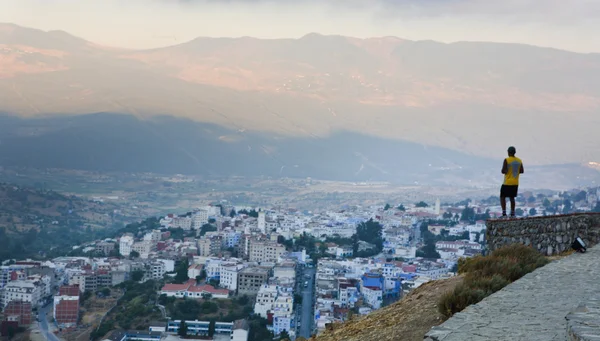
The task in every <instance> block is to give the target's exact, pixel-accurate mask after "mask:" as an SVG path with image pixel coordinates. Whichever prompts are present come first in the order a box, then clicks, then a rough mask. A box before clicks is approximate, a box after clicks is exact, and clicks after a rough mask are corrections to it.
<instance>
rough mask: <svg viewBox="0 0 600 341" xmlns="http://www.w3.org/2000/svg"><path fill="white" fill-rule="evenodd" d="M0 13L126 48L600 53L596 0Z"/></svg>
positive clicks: (137, 6)
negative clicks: (247, 43) (394, 44)
mask: <svg viewBox="0 0 600 341" xmlns="http://www.w3.org/2000/svg"><path fill="white" fill-rule="evenodd" d="M0 8H2V11H0V22H2V21H5V22H14V23H17V24H21V25H24V26H31V27H36V28H41V29H63V30H65V31H68V32H70V33H73V34H75V35H79V36H81V37H83V38H86V39H89V40H92V41H95V42H98V43H102V44H107V45H116V46H126V47H132V48H148V47H158V46H164V45H170V44H175V43H181V42H184V41H187V40H191V39H193V38H195V37H197V36H214V37H219V36H254V37H261V38H282V37H300V36H302V35H305V34H307V33H310V32H319V33H323V34H342V35H350V36H356V37H370V36H387V35H393V36H399V37H402V38H406V39H414V40H419V39H432V40H438V41H442V42H453V41H460V40H471V41H473V40H477V41H499V42H516V43H526V44H534V45H541V46H551V47H556V48H563V49H568V50H574V51H580V52H591V51H595V52H600V41H598V39H596V38H595V37H594V36H593V33H594V32H598V31H600V22H598V20H595V19H596V18H598V17H600V1H597V0H594V1H592V0H575V1H564V0H563V1H559V0H501V1H493V0H102V1H98V0H0Z"/></svg>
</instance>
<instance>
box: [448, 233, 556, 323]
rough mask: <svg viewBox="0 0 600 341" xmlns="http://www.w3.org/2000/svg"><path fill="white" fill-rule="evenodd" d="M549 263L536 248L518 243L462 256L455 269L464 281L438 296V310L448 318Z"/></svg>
mask: <svg viewBox="0 0 600 341" xmlns="http://www.w3.org/2000/svg"><path fill="white" fill-rule="evenodd" d="M549 262H550V260H548V259H547V258H546V257H544V256H543V255H541V254H540V253H539V252H538V251H537V250H535V249H533V248H531V247H528V246H524V245H521V244H513V245H509V246H506V247H503V248H501V249H498V250H496V251H494V252H492V253H491V254H490V255H488V256H477V257H473V258H466V259H465V258H463V259H461V260H460V261H459V263H458V272H459V274H462V275H464V277H465V280H464V281H463V283H461V284H460V285H458V286H457V287H456V288H454V290H452V291H449V292H447V293H446V294H444V295H443V296H442V297H441V299H440V300H439V303H438V309H439V312H440V313H441V314H443V315H444V316H446V317H450V316H452V315H454V314H455V313H457V312H459V311H462V310H463V309H465V308H466V307H468V306H469V305H471V304H475V303H477V302H479V301H481V300H483V299H484V298H485V297H487V296H489V295H491V294H493V293H495V292H496V291H498V290H500V289H502V288H504V287H505V286H506V285H508V284H509V283H511V282H514V281H516V280H517V279H519V278H521V277H523V276H524V275H526V274H528V273H530V272H532V271H533V270H535V269H537V268H539V267H542V266H544V265H546V264H548V263H549Z"/></svg>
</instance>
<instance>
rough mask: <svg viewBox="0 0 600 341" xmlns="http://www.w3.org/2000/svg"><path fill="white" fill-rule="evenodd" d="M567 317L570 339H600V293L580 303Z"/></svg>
mask: <svg viewBox="0 0 600 341" xmlns="http://www.w3.org/2000/svg"><path fill="white" fill-rule="evenodd" d="M565 319H566V320H567V340H568V341H600V295H597V296H596V297H594V298H590V299H589V300H587V301H585V302H583V303H582V304H580V305H579V306H578V307H577V308H575V309H574V310H573V311H572V312H570V313H569V314H568V315H567V316H566V317H565Z"/></svg>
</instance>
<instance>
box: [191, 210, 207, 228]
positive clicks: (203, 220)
mask: <svg viewBox="0 0 600 341" xmlns="http://www.w3.org/2000/svg"><path fill="white" fill-rule="evenodd" d="M207 223H208V211H207V210H198V211H196V212H194V215H193V216H192V228H194V229H195V230H199V229H200V228H201V227H202V225H204V224H207Z"/></svg>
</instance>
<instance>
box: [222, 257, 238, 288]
mask: <svg viewBox="0 0 600 341" xmlns="http://www.w3.org/2000/svg"><path fill="white" fill-rule="evenodd" d="M243 268H244V265H243V264H236V263H223V264H221V281H220V284H219V285H220V286H222V287H224V288H227V289H229V290H231V291H235V290H237V282H238V273H239V272H240V270H242V269H243Z"/></svg>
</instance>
